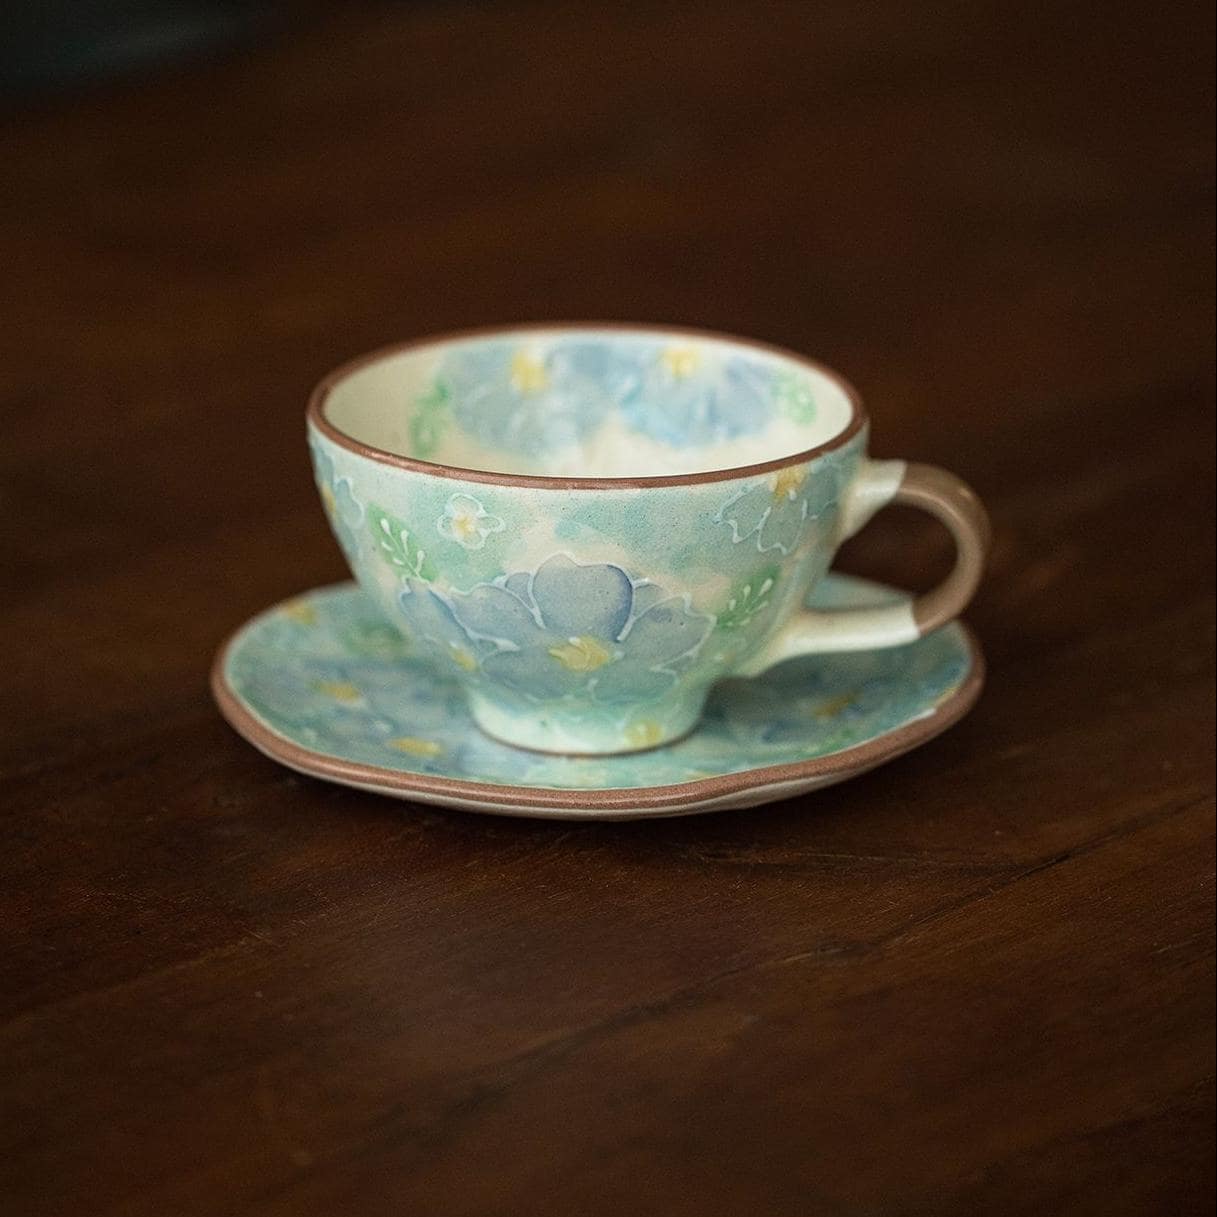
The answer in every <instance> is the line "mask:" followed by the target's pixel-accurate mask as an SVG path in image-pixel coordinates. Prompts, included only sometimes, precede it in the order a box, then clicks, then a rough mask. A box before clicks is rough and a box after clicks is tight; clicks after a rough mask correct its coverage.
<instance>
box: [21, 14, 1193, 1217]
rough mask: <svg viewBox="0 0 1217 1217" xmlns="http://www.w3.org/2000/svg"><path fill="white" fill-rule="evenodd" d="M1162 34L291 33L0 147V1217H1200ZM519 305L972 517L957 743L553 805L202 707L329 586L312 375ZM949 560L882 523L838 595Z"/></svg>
mask: <svg viewBox="0 0 1217 1217" xmlns="http://www.w3.org/2000/svg"><path fill="white" fill-rule="evenodd" d="M1205 8H1206V6H1201V5H1198V4H1196V5H1193V4H1182V5H1170V6H1165V7H1163V6H1159V5H1151V4H1149V3H1134V4H1130V5H1127V6H1113V5H1107V4H1098V3H1057V4H1048V5H1030V6H1028V5H1004V4H994V3H977V2H975V0H970V2H969V3H947V4H941V5H918V4H915V3H909V2H907V0H887V2H884V0H878V2H875V3H865V4H854V3H833V4H820V3H791V4H788V5H781V4H771V5H760V4H756V5H747V4H736V3H720V2H717V0H700V2H698V3H688V4H682V3H671V4H650V5H643V4H638V5H630V6H621V7H617V6H607V5H605V6H587V7H581V6H570V5H557V4H536V5H526V4H508V3H501V4H493V3H489V4H481V5H470V6H465V5H460V4H449V5H440V4H433V5H420V6H417V7H411V6H402V7H393V8H386V9H375V8H365V7H347V8H345V9H344V10H343V15H342V16H341V17H340V18H325V17H322V18H319V19H317V20H316V21H315V22H310V23H309V24H308V25H306V26H303V27H302V28H301V29H300V30H299V31H297V32H296V33H294V34H293V35H292V36H290V37H284V38H282V39H280V40H278V41H276V42H273V43H270V44H267V45H264V46H261V47H256V48H252V49H250V50H248V51H247V52H245V53H243V54H241V55H238V56H236V57H234V58H231V59H229V60H228V61H226V62H221V63H215V64H211V65H197V66H194V67H191V68H188V69H187V68H182V69H179V70H176V71H175V72H172V73H168V74H166V75H164V76H162V77H160V78H158V79H153V80H145V81H141V82H138V83H130V84H125V85H121V86H113V87H111V88H109V89H108V90H106V91H102V92H95V93H92V94H90V95H87V96H80V97H77V98H74V99H66V100H59V101H56V102H54V103H42V104H41V105H40V107H39V108H37V109H27V110H26V111H25V112H22V113H17V114H13V115H11V116H10V117H9V118H8V119H7V120H6V121H5V122H4V125H3V129H2V130H0V148H2V149H3V159H4V166H5V169H4V185H3V190H2V191H0V193H2V195H3V198H4V204H3V206H4V224H3V233H2V237H0V242H2V243H0V250H2V253H3V259H2V264H3V266H4V275H3V289H2V290H3V294H4V314H3V321H4V324H3V326H2V327H0V356H2V364H0V366H2V368H3V372H2V377H0V384H2V392H3V440H2V442H0V462H2V468H3V475H2V477H3V481H2V500H3V511H2V512H0V538H2V540H3V546H4V553H3V568H2V569H3V603H2V608H0V629H2V630H3V643H4V668H5V675H4V682H3V686H4V692H3V695H2V696H3V700H4V703H5V708H4V719H3V736H2V744H0V761H2V771H3V793H2V794H0V804H2V807H3V819H2V821H0V824H2V827H0V926H2V933H3V937H4V950H3V957H2V962H0V1212H3V1213H4V1214H5V1215H6V1217H8V1215H10V1214H11V1215H12V1217H27V1215H41V1214H53V1215H56V1217H58V1215H61V1214H69V1213H90V1214H94V1213H96V1214H114V1215H119V1214H122V1215H124V1217H143V1215H156V1217H166V1215H173V1214H206V1215H208V1217H214V1215H216V1214H225V1213H254V1214H268V1215H269V1214H281V1215H288V1214H294V1215H295V1214H324V1215H330V1214H359V1215H361V1217H380V1215H381V1214H411V1215H412V1214H420V1215H425V1217H430V1215H436V1217H449V1215H457V1214H461V1215H477V1214H494V1215H500V1214H502V1215H516V1214H519V1215H530V1217H531V1215H543V1217H549V1215H557V1214H561V1215H566V1214H572V1215H576V1217H578V1215H582V1214H590V1215H598V1214H636V1213H637V1214H652V1213H655V1214H665V1215H672V1217H680V1215H683V1214H690V1215H693V1214H696V1215H697V1217H718V1215H723V1217H735V1215H740V1214H764V1215H768V1214H775V1215H782V1217H786V1215H789V1217H803V1215H807V1214H827V1215H836V1214H914V1213H916V1214H922V1213H934V1214H960V1215H968V1217H971V1215H973V1214H979V1213H985V1214H991V1213H1001V1214H1028V1215H1030V1214H1035V1215H1036V1217H1042V1215H1043V1214H1056V1213H1093V1214H1102V1215H1103V1217H1112V1215H1113V1214H1142V1213H1170V1214H1183V1213H1191V1212H1198V1211H1204V1210H1205V1209H1206V1208H1207V1207H1208V1205H1209V1204H1210V1203H1211V1200H1210V1197H1211V1192H1212V1185H1213V1155H1212V1117H1213V1073H1214V1045H1213V1016H1214V998H1213V958H1214V955H1213V924H1212V914H1213V886H1212V885H1213V784H1212V777H1213V775H1212V761H1213V745H1212V733H1213V683H1212V680H1213V629H1212V625H1213V600H1212V575H1213V481H1212V478H1213V465H1212V445H1213V397H1212V347H1211V339H1210V329H1211V323H1212V309H1211V286H1212V280H1211V269H1210V268H1211V261H1212V257H1211V255H1212V231H1213V230H1212V209H1211V208H1212V196H1211V176H1212V175H1211V168H1212V164H1211V143H1210V137H1209V129H1208V114H1209V104H1210V92H1209V88H1208V79H1209V78H1208V71H1209V54H1210V51H1209V47H1210V44H1211V30H1210V29H1209V24H1210V21H1211V18H1210V17H1209V15H1208V14H1207V13H1206V11H1205ZM578 317H614V318H625V319H638V320H661V321H662V320H669V321H680V322H688V323H693V324H701V325H709V326H713V327H716V328H722V329H727V330H734V331H739V332H743V333H746V334H750V335H754V336H758V337H762V338H767V339H770V340H773V341H777V342H781V343H784V344H786V345H789V346H792V347H795V348H798V349H801V350H805V351H807V352H808V353H811V354H814V355H817V356H819V357H820V358H822V359H824V360H826V361H828V362H829V363H831V364H833V365H835V366H837V367H839V368H840V369H841V370H842V371H844V372H845V373H846V374H847V375H848V376H850V377H851V378H853V379H854V380H855V381H856V383H857V384H858V385H859V386H860V387H861V389H862V391H863V393H864V394H865V396H866V397H867V398H868V400H869V403H870V407H871V410H872V412H873V415H874V419H875V435H876V442H875V445H874V447H875V451H876V453H877V454H878V455H883V456H902V457H905V458H909V459H919V460H932V461H935V462H937V463H941V464H943V465H945V466H947V467H948V468H951V469H954V470H956V471H958V472H960V473H961V474H963V475H964V476H966V477H967V478H968V479H969V480H971V481H972V482H973V483H974V484H975V485H976V487H977V488H978V490H979V491H980V492H981V493H982V495H983V496H984V497H985V499H986V500H987V502H988V504H989V506H990V507H991V510H992V514H993V517H994V522H995V526H996V548H995V553H994V557H993V562H992V569H991V573H990V575H989V577H988V580H987V583H986V585H985V588H984V590H983V593H982V595H981V596H980V598H979V600H978V601H977V603H976V604H975V606H974V610H973V611H972V613H971V614H970V616H971V620H972V622H973V624H974V625H975V626H976V628H977V630H978V631H979V633H980V635H981V637H982V638H983V640H984V644H985V646H986V648H987V651H988V655H989V658H990V661H991V668H992V670H991V678H990V684H989V687H988V690H987V691H986V693H985V695H984V697H983V699H982V701H981V703H980V705H979V707H978V708H977V709H976V711H975V712H974V713H973V714H972V716H971V717H970V718H969V719H967V720H966V721H965V722H964V723H963V724H962V725H961V726H959V727H958V728H956V729H955V730H954V731H952V732H951V733H950V734H949V735H947V736H944V737H943V738H942V739H940V740H938V741H936V742H934V743H933V744H931V745H929V746H927V747H926V748H924V749H923V750H921V751H919V752H918V753H916V754H914V755H911V756H909V757H907V758H905V759H903V760H901V761H899V762H897V763H895V764H893V765H891V766H889V767H887V768H885V769H882V770H880V771H878V772H875V773H873V774H872V775H870V776H867V777H865V778H863V779H861V780H858V781H855V782H853V783H851V784H849V785H847V786H843V787H840V788H838V789H835V790H832V791H829V792H825V793H822V794H819V795H815V796H812V797H810V798H807V799H804V800H801V801H798V802H791V803H786V804H780V805H776V806H772V807H768V808H763V809H758V810H755V811H749V812H743V813H729V814H724V815H720V816H715V817H711V818H701V819H697V818H695V819H689V820H682V821H671V822H662V823H653V824H636V825H599V826H598V825H595V824H590V825H561V824H548V823H530V822H525V821H506V820H495V819H488V818H479V817H477V816H473V815H467V814H462V813H457V812H444V811H439V810H433V809H426V808H423V807H420V806H414V805H410V804H401V803H394V802H390V801H388V800H382V799H377V798H374V797H370V796H365V795H361V794H358V793H354V792H351V791H348V790H344V789H341V788H338V787H334V786H328V785H324V784H321V783H318V782H314V781H309V780H305V779H302V778H297V777H295V776H293V775H291V774H290V773H288V772H286V771H284V770H282V769H280V768H278V767H277V766H275V765H274V764H272V763H271V762H269V761H267V760H265V759H263V758H262V757H260V756H259V755H257V754H256V753H255V752H254V751H253V750H252V749H250V748H249V747H248V746H247V745H246V744H244V743H243V742H242V741H241V740H239V739H238V738H237V737H236V736H235V735H234V734H233V733H232V732H231V731H230V730H229V729H228V728H227V727H226V726H225V725H224V724H223V723H222V722H221V721H220V719H219V717H218V715H217V714H216V712H215V711H214V709H213V707H212V705H211V702H210V700H209V697H208V693H207V689H206V673H207V667H208V663H209V661H210V658H211V654H212V651H213V649H214V647H215V646H216V645H217V643H219V641H220V640H221V638H222V637H223V636H224V635H225V634H226V633H227V632H228V631H229V630H230V629H232V628H233V627H234V626H236V625H237V624H239V623H240V622H241V621H242V620H243V619H244V618H246V617H247V616H248V615H250V614H252V613H254V612H255V611H257V610H259V609H261V608H262V607H264V606H265V605H267V604H268V603H270V602H272V601H274V600H276V599H278V598H281V597H284V596H286V595H289V594H291V593H293V592H295V591H298V590H300V589H303V588H307V587H309V586H311V585H315V584H319V583H323V582H327V581H332V580H334V579H337V578H339V577H341V575H342V567H341V564H340V559H339V557H338V554H337V551H336V549H335V547H334V545H333V544H332V542H331V541H330V540H329V538H328V536H327V533H326V530H325V527H324V524H323V521H322V516H321V513H320V510H319V509H318V507H317V505H316V503H315V501H314V491H313V489H312V486H311V484H310V478H309V475H308V471H307V467H306V460H305V450H304V444H303V436H302V418H301V416H302V409H303V404H304V398H305V394H306V392H307V390H308V388H309V387H310V385H311V383H312V382H313V381H314V380H315V379H316V378H317V377H318V376H319V375H320V374H322V373H323V372H325V371H326V370H328V368H329V367H330V366H331V365H333V364H335V363H337V362H339V361H341V360H342V359H344V358H345V357H347V356H350V355H352V354H355V353H358V352H361V351H363V350H365V349H367V348H369V347H371V346H373V345H376V344H378V343H382V342H385V341H388V340H392V339H396V338H400V337H404V336H410V335H416V334H421V333H426V332H429V331H434V330H439V329H444V328H447V327H451V326H459V325H468V324H477V323H487V322H500V321H502V322H506V321H516V320H521V319H546V318H578ZM947 558H948V553H947V546H946V542H945V540H944V538H943V537H942V536H941V535H940V534H939V532H938V531H936V529H935V528H934V526H932V525H930V524H929V523H927V522H925V521H924V520H922V519H920V518H918V517H916V516H913V515H910V514H901V513H892V515H891V516H890V517H885V518H884V520H883V521H882V522H880V523H878V524H876V525H873V526H872V527H871V528H870V529H869V530H868V531H867V532H866V534H865V535H864V536H863V537H862V538H860V539H859V540H858V541H857V542H855V543H854V544H853V545H852V547H851V548H850V550H849V551H848V553H847V554H845V555H844V562H845V564H846V565H847V566H849V567H850V568H852V569H854V570H860V571H864V572H866V573H870V574H874V575H879V576H881V577H885V578H888V579H892V580H899V581H902V582H904V583H905V584H907V585H908V586H925V585H927V584H928V583H929V582H930V581H931V580H932V579H933V578H934V577H935V576H936V575H937V574H938V573H940V572H941V570H942V569H943V567H944V564H945V562H946V561H947Z"/></svg>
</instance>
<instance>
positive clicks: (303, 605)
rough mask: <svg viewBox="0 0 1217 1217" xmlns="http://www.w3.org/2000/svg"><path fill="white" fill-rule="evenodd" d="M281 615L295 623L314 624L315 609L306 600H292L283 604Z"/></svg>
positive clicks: (315, 620) (315, 617)
mask: <svg viewBox="0 0 1217 1217" xmlns="http://www.w3.org/2000/svg"><path fill="white" fill-rule="evenodd" d="M283 615H284V616H285V617H286V618H287V619H288V620H289V621H294V622H295V623H296V624H297V625H315V624H316V622H317V610H316V609H315V608H313V606H312V605H311V604H309V602H308V601H307V600H293V601H292V602H291V604H285V605H284V606H283Z"/></svg>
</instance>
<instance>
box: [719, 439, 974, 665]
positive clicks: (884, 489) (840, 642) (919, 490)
mask: <svg viewBox="0 0 1217 1217" xmlns="http://www.w3.org/2000/svg"><path fill="white" fill-rule="evenodd" d="M891 503H904V504H907V505H908V506H910V507H920V508H922V510H924V511H928V512H929V513H930V514H931V515H932V516H937V518H938V519H939V520H941V521H942V522H943V524H945V525H946V526H947V528H948V529H949V530H950V532H951V535H952V537H954V539H955V555H956V556H955V566H954V569H952V571H951V573H950V574H949V575H947V577H946V578H945V579H944V580H943V581H942V582H941V583H940V584H939V585H938V586H937V587H936V588H934V589H933V590H932V591H928V592H925V593H923V594H922V595H920V596H916V597H914V598H912V599H909V600H906V601H903V602H901V603H899V604H891V605H885V606H883V607H882V608H871V609H842V610H839V611H835V612H834V611H832V610H818V609H803V610H802V611H801V612H799V613H797V614H796V615H795V616H794V617H793V618H792V619H791V620H790V621H789V622H787V623H786V625H785V626H783V627H782V629H781V630H780V631H779V632H778V633H777V634H776V635H774V637H773V638H771V639H770V640H769V642H768V644H767V645H766V646H765V647H764V648H763V649H762V650H761V651H760V652H759V653H758V654H756V655H754V656H752V657H751V658H750V660H749V661H748V662H747V663H746V664H744V665H743V666H742V667H741V668H740V669H738V671H739V674H740V675H743V676H755V675H757V674H758V673H760V672H763V671H765V669H766V668H769V667H772V666H773V665H774V664H775V663H780V662H781V661H782V660H783V659H789V658H791V657H792V656H794V655H818V654H826V653H829V652H832V651H869V650H873V649H876V648H879V647H895V646H902V645H903V644H905V643H909V642H913V641H915V640H916V639H918V638H921V637H922V636H923V635H925V634H928V633H930V631H932V630H936V629H937V628H938V627H939V626H940V625H945V624H946V623H947V622H948V621H950V620H952V619H953V618H955V617H957V616H958V615H959V614H960V613H961V612H962V611H963V610H964V608H966V607H967V604H968V602H969V601H970V600H971V599H972V596H973V595H974V594H975V592H976V588H977V585H978V584H979V583H980V576H981V573H982V571H983V570H984V564H985V555H986V553H987V552H988V549H989V537H990V530H989V517H988V515H987V514H986V512H985V509H984V507H983V505H982V504H981V501H980V500H979V499H978V498H977V497H976V495H975V493H974V492H973V491H972V489H971V488H970V487H969V486H968V485H967V484H966V483H965V482H963V481H961V480H960V479H959V478H957V477H956V476H955V475H954V474H953V473H947V471H946V470H945V469H937V468H935V467H934V466H933V465H917V464H906V463H905V462H904V461H867V462H866V464H865V465H863V467H862V468H861V469H860V470H859V472H858V474H857V476H856V477H855V479H854V482H853V484H852V485H851V486H850V488H849V491H848V492H847V496H846V499H845V502H844V504H843V507H842V522H841V533H840V538H839V539H840V540H844V539H845V538H846V537H849V536H851V535H852V534H853V533H855V532H857V531H858V529H860V528H861V527H862V525H863V524H865V523H866V522H867V520H869V519H870V518H871V516H873V515H874V514H875V513H876V512H877V511H879V510H880V509H881V508H883V507H886V506H888V505H889V504H891Z"/></svg>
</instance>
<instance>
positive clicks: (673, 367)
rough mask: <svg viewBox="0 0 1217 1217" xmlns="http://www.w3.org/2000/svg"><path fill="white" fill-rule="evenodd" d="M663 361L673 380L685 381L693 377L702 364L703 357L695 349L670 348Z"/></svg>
mask: <svg viewBox="0 0 1217 1217" xmlns="http://www.w3.org/2000/svg"><path fill="white" fill-rule="evenodd" d="M662 359H663V363H664V367H666V368H667V369H668V375H669V376H671V377H672V379H673V380H684V379H685V378H686V377H689V376H692V375H693V373H694V372H696V371H697V365H698V364H699V363H700V362H701V356H700V355H698V353H697V351H696V349H695V348H694V347H668V349H667V350H666V351H664V353H663V356H662Z"/></svg>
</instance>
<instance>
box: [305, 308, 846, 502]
mask: <svg viewBox="0 0 1217 1217" xmlns="http://www.w3.org/2000/svg"><path fill="white" fill-rule="evenodd" d="M555 331H557V332H562V331H565V332H570V333H584V334H587V333H597V332H603V331H609V332H615V333H621V334H640V335H661V334H662V335H671V336H674V337H680V338H690V339H696V340H700V341H708V342H728V343H731V344H732V345H734V346H740V347H746V348H748V349H750V350H753V351H757V352H759V353H760V354H762V355H770V356H773V355H776V356H779V357H780V358H782V359H787V360H789V361H791V362H792V363H795V364H798V365H799V366H801V367H804V368H806V369H808V370H810V371H812V372H814V373H816V374H817V375H818V376H822V377H824V378H825V379H827V380H829V381H831V382H832V383H833V384H835V385H836V386H837V388H838V389H840V390H841V392H842V393H843V394H844V395H845V398H846V400H847V401H848V402H849V408H850V416H849V422H848V423H847V424H846V425H845V426H844V427H843V428H842V429H841V430H840V431H838V432H837V434H836V435H834V436H832V438H831V439H827V440H825V441H824V442H823V443H822V444H816V445H815V446H814V447H811V448H805V449H802V450H801V451H799V452H792V453H790V454H789V455H787V456H779V457H775V458H774V459H773V460H769V461H761V462H759V463H755V464H751V465H737V466H733V467H731V468H728V469H707V470H704V471H703V472H701V473H671V474H659V475H654V476H645V477H550V476H548V475H546V474H535V473H502V472H498V471H496V470H492V469H473V468H466V467H464V466H461V465H448V464H442V463H440V462H438V461H425V460H422V459H421V458H419V457H413V456H402V455H401V454H399V453H396V452H389V451H388V450H386V449H384V448H378V447H376V446H374V445H372V444H367V443H364V442H363V441H362V440H358V439H356V438H355V437H354V436H353V435H349V434H348V433H347V432H345V431H343V430H341V429H340V428H339V427H337V426H335V424H334V423H333V422H331V421H330V419H329V418H328V417H327V416H326V413H325V407H326V402H327V400H328V398H329V395H330V393H331V391H332V390H333V389H334V388H336V387H337V386H338V385H339V384H340V383H342V381H344V380H346V379H347V378H348V377H349V376H351V375H353V374H354V373H355V372H358V371H359V370H360V369H361V368H365V367H367V366H368V365H369V364H373V363H378V362H380V361H381V360H383V359H388V358H391V357H393V356H396V355H402V354H405V353H407V352H409V351H417V350H421V349H422V348H424V347H431V346H441V345H444V344H446V343H450V342H460V341H465V340H468V339H477V338H491V337H495V336H500V337H508V336H511V335H515V334H522V335H527V334H537V333H552V332H555ZM306 418H307V420H308V423H309V425H310V426H312V427H315V428H316V429H317V430H318V431H319V432H320V433H321V434H322V435H324V436H325V438H326V439H328V440H329V441H330V442H331V443H334V444H337V445H338V447H340V448H345V449H346V450H347V451H348V452H354V453H355V454H356V455H358V456H362V457H364V458H366V459H367V460H371V461H376V462H378V463H379V464H382V465H390V466H392V467H394V468H397V469H407V470H409V471H410V472H412V473H425V474H429V475H431V476H432V477H442V478H450V479H452V480H454V481H461V482H482V483H490V484H493V485H498V486H522V487H529V488H537V489H548V490H624V489H632V488H645V487H650V486H693V485H699V484H702V483H707V482H725V481H730V480H732V479H735V478H748V477H754V476H756V475H758V474H764V473H773V472H775V471H776V470H779V469H784V468H786V467H787V466H789V465H804V464H806V463H807V462H808V461H811V460H813V459H815V458H816V457H818V456H822V455H823V454H824V453H826V452H831V451H833V450H834V449H837V448H841V447H844V445H845V444H847V443H849V441H850V440H852V439H853V438H854V437H855V436H856V435H857V434H858V432H860V431H861V430H862V429H863V428H864V427H865V426H866V423H867V415H866V409H865V407H864V406H863V404H862V398H861V396H860V395H859V393H858V391H857V390H856V389H855V388H854V387H853V385H851V384H850V383H849V381H848V380H846V379H845V377H844V376H842V375H841V374H840V373H839V372H836V371H834V370H833V369H832V368H830V367H827V366H826V365H825V364H822V363H819V362H817V361H816V360H814V359H809V358H808V357H807V356H806V355H800V354H799V353H798V352H796V351H791V350H789V349H787V348H786V347H782V346H778V345H776V344H774V343H769V342H761V341H759V340H757V339H754V338H740V337H738V336H737V335H735V334H728V333H725V332H723V331H721V330H709V329H700V328H698V327H696V326H684V325H676V326H672V325H662V324H659V323H649V322H628V321H552V322H546V321H538V322H528V323H526V324H521V325H484V326H474V327H471V328H467V329H460V330H448V331H444V332H441V333H438V334H432V335H428V336H424V337H421V338H411V339H407V340H406V341H404V342H394V343H388V344H387V345H385V346H381V347H377V348H376V349H374V350H372V351H369V352H367V353H366V354H364V355H360V356H358V357H356V358H355V359H351V360H348V361H347V362H346V363H343V364H340V365H339V366H338V367H337V368H335V369H334V370H333V371H332V372H330V373H329V374H328V375H326V376H324V377H323V378H322V379H321V380H320V381H319V382H318V383H317V385H316V387H315V388H314V389H313V391H312V393H311V394H310V395H309V402H308V409H307V411H306Z"/></svg>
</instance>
